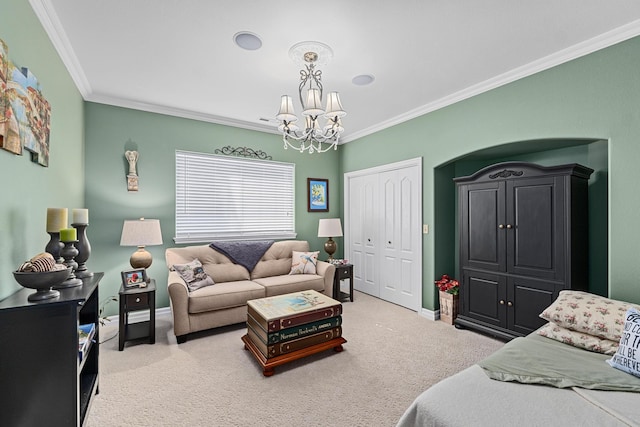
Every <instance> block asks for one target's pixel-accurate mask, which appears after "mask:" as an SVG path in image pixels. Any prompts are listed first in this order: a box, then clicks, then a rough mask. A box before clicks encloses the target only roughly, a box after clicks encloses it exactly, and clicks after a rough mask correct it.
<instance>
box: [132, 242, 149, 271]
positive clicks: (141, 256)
mask: <svg viewBox="0 0 640 427" xmlns="http://www.w3.org/2000/svg"><path fill="white" fill-rule="evenodd" d="M152 262H153V257H152V256H151V254H150V253H149V251H147V250H146V249H145V248H144V246H138V250H137V251H135V252H134V253H133V254H131V258H129V264H131V267H133V268H149V267H150V266H151V263H152Z"/></svg>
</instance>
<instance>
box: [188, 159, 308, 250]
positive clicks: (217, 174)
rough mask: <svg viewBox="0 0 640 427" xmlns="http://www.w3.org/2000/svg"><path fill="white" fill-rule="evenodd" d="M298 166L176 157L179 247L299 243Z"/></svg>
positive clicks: (253, 160) (260, 161)
mask: <svg viewBox="0 0 640 427" xmlns="http://www.w3.org/2000/svg"><path fill="white" fill-rule="evenodd" d="M294 178H295V164H292V163H279V162H272V161H264V160H255V159H244V158H239V157H231V156H217V155H213V154H206V153H193V152H188V151H176V236H175V242H176V243H196V242H210V241H212V240H242V239H247V240H248V239H287V238H295V237H296V233H295V218H294V208H295V203H294V202H295V200H294V194H295V179H294Z"/></svg>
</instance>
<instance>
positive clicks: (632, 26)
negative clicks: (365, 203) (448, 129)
mask: <svg viewBox="0 0 640 427" xmlns="http://www.w3.org/2000/svg"><path fill="white" fill-rule="evenodd" d="M638 35H640V20H636V21H633V22H631V23H629V24H627V25H623V26H621V27H618V28H616V29H615V30H611V31H609V32H606V33H604V34H601V35H599V36H597V37H594V38H592V39H589V40H586V41H584V42H581V43H578V44H576V45H573V46H571V47H569V48H567V49H564V50H561V51H558V52H556V53H553V54H551V55H549V56H546V57H544V58H540V59H539V60H536V61H533V62H530V63H529V64H526V65H523V66H522V67H518V68H515V69H513V70H511V71H507V72H506V73H503V74H501V75H498V76H496V77H493V78H491V79H488V80H485V81H483V82H481V83H478V84H476V85H473V86H469V87H468V88H465V89H463V90H461V91H458V92H455V93H453V94H451V95H449V96H446V97H444V98H440V99H438V100H437V101H434V102H431V103H429V104H426V105H423V106H420V107H418V108H415V109H413V110H410V111H407V112H406V113H404V114H401V115H399V116H396V117H392V118H390V119H389V120H385V121H383V122H380V123H378V124H376V125H375V126H371V127H368V128H366V129H363V130H361V131H358V132H354V133H350V134H348V135H345V136H344V137H343V138H342V142H343V143H347V142H350V141H354V140H356V139H358V138H362V137H364V136H367V135H371V134H373V133H376V132H379V131H381V130H384V129H387V128H389V127H391V126H395V125H397V124H400V123H404V122H406V121H409V120H411V119H415V118H416V117H420V116H422V115H425V114H427V113H431V112H433V111H436V110H439V109H441V108H444V107H447V106H449V105H452V104H455V103H456V102H460V101H463V100H465V99H468V98H471V97H473V96H476V95H479V94H481V93H484V92H488V91H490V90H492V89H496V88H498V87H500V86H504V85H506V84H508V83H512V82H514V81H516V80H519V79H522V78H524V77H528V76H531V75H533V74H536V73H539V72H541V71H544V70H548V69H550V68H553V67H555V66H558V65H561V64H564V63H565V62H569V61H572V60H574V59H577V58H580V57H582V56H586V55H588V54H590V53H593V52H596V51H598V50H601V49H604V48H607V47H609V46H613V45H614V44H617V43H620V42H623V41H625V40H629V39H631V38H633V37H636V36H638Z"/></svg>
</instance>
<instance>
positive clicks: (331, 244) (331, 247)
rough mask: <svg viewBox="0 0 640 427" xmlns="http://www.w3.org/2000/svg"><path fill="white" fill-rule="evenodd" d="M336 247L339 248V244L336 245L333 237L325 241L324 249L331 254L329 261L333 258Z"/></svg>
mask: <svg viewBox="0 0 640 427" xmlns="http://www.w3.org/2000/svg"><path fill="white" fill-rule="evenodd" d="M336 249H338V245H336V242H335V241H334V240H333V238H332V237H329V240H327V241H326V242H325V243H324V251H325V252H326V253H327V254H328V255H329V259H328V260H329V261H331V260H332V259H333V254H334V253H335V252H336Z"/></svg>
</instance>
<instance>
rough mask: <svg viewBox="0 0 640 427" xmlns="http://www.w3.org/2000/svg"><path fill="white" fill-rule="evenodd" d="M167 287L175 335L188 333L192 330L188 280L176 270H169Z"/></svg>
mask: <svg viewBox="0 0 640 427" xmlns="http://www.w3.org/2000/svg"><path fill="white" fill-rule="evenodd" d="M167 288H168V291H169V300H170V302H171V312H172V313H173V333H174V334H175V336H180V335H186V334H188V333H189V332H191V327H190V325H189V288H188V287H187V282H185V281H184V280H183V279H182V277H180V275H179V274H178V273H177V272H176V271H169V279H168V281H167Z"/></svg>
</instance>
